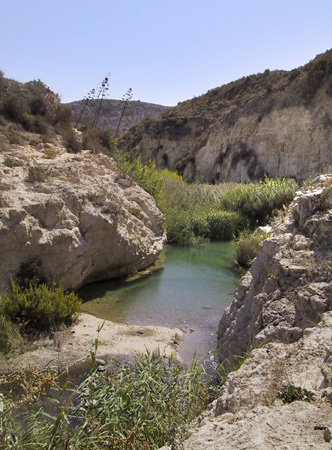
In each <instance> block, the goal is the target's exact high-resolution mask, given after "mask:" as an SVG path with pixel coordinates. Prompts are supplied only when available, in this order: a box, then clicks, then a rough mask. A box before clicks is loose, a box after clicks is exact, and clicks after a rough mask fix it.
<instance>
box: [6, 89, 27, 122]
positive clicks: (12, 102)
mask: <svg viewBox="0 0 332 450" xmlns="http://www.w3.org/2000/svg"><path fill="white" fill-rule="evenodd" d="M1 113H2V114H3V115H4V116H5V117H6V119H8V120H11V121H13V122H18V123H22V119H23V116H24V114H26V113H30V109H29V104H28V102H27V101H26V99H25V98H24V97H23V96H22V95H19V94H10V95H8V97H5V99H4V100H3V101H2V104H1Z"/></svg>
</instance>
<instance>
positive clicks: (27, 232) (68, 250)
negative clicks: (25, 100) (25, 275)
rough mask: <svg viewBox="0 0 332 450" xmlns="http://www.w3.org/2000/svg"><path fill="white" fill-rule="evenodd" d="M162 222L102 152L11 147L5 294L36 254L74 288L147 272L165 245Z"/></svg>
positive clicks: (4, 229)
mask: <svg viewBox="0 0 332 450" xmlns="http://www.w3.org/2000/svg"><path fill="white" fill-rule="evenodd" d="M163 220H164V218H163V215H162V214H161V213H160V211H159V210H158V209H157V208H156V205H155V202H154V200H153V198H152V197H151V196H150V195H149V194H147V193H146V192H145V191H144V190H143V189H141V188H140V187H138V186H137V185H136V184H135V183H134V182H133V181H132V180H131V179H130V178H129V177H127V176H125V175H121V174H120V173H119V171H118V169H117V167H116V164H115V163H114V161H113V160H112V159H111V158H109V157H107V156H105V155H103V154H92V153H90V152H89V151H85V152H82V153H79V154H69V153H66V152H65V150H64V149H63V148H62V147H61V146H56V145H53V144H38V145H37V148H34V147H32V146H29V145H28V146H24V147H20V146H17V145H12V146H11V147H10V148H7V149H6V150H5V149H3V151H2V152H1V154H0V260H1V271H0V292H3V291H4V290H5V289H6V287H7V286H8V281H9V279H10V276H14V275H15V274H16V273H17V271H18V269H19V267H20V265H21V263H25V262H27V261H29V260H31V258H34V257H38V258H39V259H40V262H41V266H42V270H43V271H44V272H45V274H46V276H47V277H48V278H50V279H51V280H52V279H56V280H57V281H60V282H61V283H62V285H63V286H64V287H65V288H72V289H76V288H79V287H80V286H82V285H83V284H86V283H91V282H94V281H98V280H104V279H109V278H115V277H120V276H125V275H128V274H130V273H133V272H135V271H137V270H141V269H144V268H146V267H147V266H149V265H150V264H152V263H153V262H154V261H155V260H156V258H157V257H158V255H159V253H160V251H161V250H162V247H163V242H164V237H165V236H164V232H163V228H162V224H163Z"/></svg>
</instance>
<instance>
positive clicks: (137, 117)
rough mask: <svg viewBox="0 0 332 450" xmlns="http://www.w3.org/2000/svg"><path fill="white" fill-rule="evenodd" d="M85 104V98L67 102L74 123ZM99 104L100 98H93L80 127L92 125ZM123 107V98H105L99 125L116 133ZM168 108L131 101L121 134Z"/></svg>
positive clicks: (123, 119)
mask: <svg viewBox="0 0 332 450" xmlns="http://www.w3.org/2000/svg"><path fill="white" fill-rule="evenodd" d="M84 104H85V101H84V100H80V101H75V102H71V103H67V106H69V107H70V108H71V110H72V112H73V125H75V123H76V122H77V120H78V119H79V116H80V114H81V112H82V110H83V107H84ZM99 105H100V103H99V101H98V100H92V101H91V102H90V103H89V104H88V106H87V107H86V108H85V111H84V114H83V116H82V118H81V120H80V122H79V124H78V128H79V127H84V126H85V125H88V126H91V124H92V123H93V121H94V120H95V117H96V115H97V114H98V108H99ZM123 107H124V102H123V101H121V100H107V99H105V100H103V102H102V106H101V110H100V115H99V119H98V126H99V127H101V128H106V129H111V130H113V134H114V133H115V132H116V130H117V127H118V125H119V121H120V117H121V113H122V111H123ZM166 109H168V107H167V106H162V105H155V104H153V103H146V102H140V101H131V102H129V103H128V106H127V107H126V109H125V112H124V114H123V118H122V120H121V124H120V128H119V134H122V133H123V132H124V131H126V130H128V129H129V128H130V127H131V126H133V125H136V124H139V123H141V122H142V121H143V119H144V118H145V117H148V118H157V117H159V116H160V114H161V113H162V112H163V111H165V110H166Z"/></svg>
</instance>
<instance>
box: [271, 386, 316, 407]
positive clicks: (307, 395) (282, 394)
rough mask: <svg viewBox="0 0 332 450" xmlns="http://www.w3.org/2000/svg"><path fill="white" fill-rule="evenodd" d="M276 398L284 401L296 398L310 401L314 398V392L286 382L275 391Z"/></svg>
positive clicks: (287, 401) (290, 401)
mask: <svg viewBox="0 0 332 450" xmlns="http://www.w3.org/2000/svg"><path fill="white" fill-rule="evenodd" d="M277 398H279V399H281V400H282V401H283V402H284V403H292V402H295V401H296V400H303V401H306V402H311V401H313V400H315V394H314V393H313V392H311V391H308V390H307V389H303V388H301V387H296V386H293V385H292V384H287V385H285V386H283V387H282V388H281V389H280V390H279V391H278V392H277Z"/></svg>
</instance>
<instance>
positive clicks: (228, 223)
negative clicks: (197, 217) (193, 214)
mask: <svg viewBox="0 0 332 450" xmlns="http://www.w3.org/2000/svg"><path fill="white" fill-rule="evenodd" d="M207 221H208V224H209V236H208V237H209V238H210V239H216V240H220V241H227V240H231V239H233V238H234V236H235V235H236V234H237V233H238V232H239V230H241V229H242V228H244V226H245V224H246V223H245V219H244V217H243V216H241V214H239V213H237V212H233V211H211V212H209V213H208V214H207Z"/></svg>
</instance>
